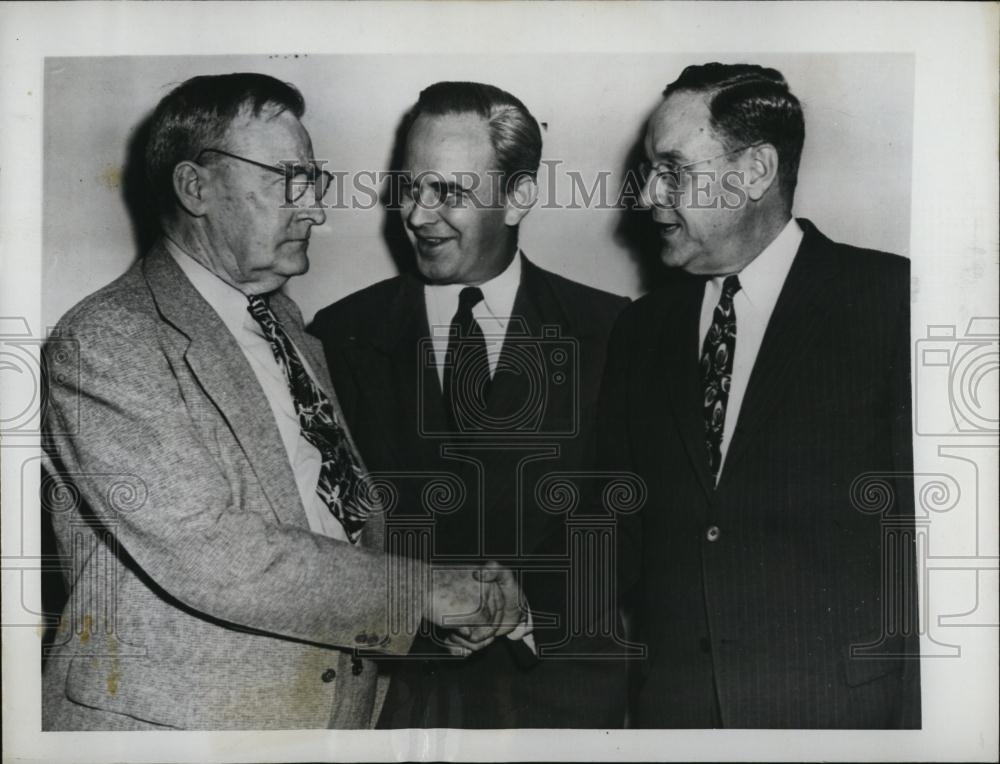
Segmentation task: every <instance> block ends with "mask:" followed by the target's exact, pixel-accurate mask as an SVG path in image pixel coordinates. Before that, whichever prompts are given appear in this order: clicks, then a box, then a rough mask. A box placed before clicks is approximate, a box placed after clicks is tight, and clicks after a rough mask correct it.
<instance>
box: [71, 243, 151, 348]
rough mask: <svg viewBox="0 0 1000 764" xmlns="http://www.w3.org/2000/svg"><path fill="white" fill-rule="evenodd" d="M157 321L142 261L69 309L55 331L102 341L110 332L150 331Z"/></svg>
mask: <svg viewBox="0 0 1000 764" xmlns="http://www.w3.org/2000/svg"><path fill="white" fill-rule="evenodd" d="M158 323H159V321H158V318H157V313H156V306H155V304H154V302H153V299H152V295H151V293H150V291H149V287H148V285H147V284H146V281H145V279H144V278H143V275H142V269H141V262H140V263H136V264H135V265H133V266H132V267H131V268H129V270H128V271H126V272H125V273H124V274H123V275H121V276H119V277H118V278H117V279H115V280H114V281H112V282H111V283H110V284H107V285H106V286H104V287H101V288H100V289H98V290H97V291H96V292H93V293H92V294H90V295H88V296H87V297H84V298H83V299H82V300H80V302H78V303H77V304H76V305H74V306H73V307H72V308H70V309H69V310H68V311H66V313H65V315H63V317H62V318H61V319H59V322H58V323H57V324H56V327H55V329H53V332H52V334H53V335H55V336H62V337H65V336H74V337H77V338H79V339H81V340H82V339H86V340H87V341H88V343H89V342H100V341H101V340H103V339H108V338H109V337H111V336H123V335H126V336H131V335H138V334H142V333H146V332H150V331H153V330H154V328H155V326H156V325H157V324H158Z"/></svg>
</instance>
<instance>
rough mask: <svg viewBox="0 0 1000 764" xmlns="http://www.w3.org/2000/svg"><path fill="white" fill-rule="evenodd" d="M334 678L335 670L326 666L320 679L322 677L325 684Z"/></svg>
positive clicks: (335, 675) (335, 676)
mask: <svg viewBox="0 0 1000 764" xmlns="http://www.w3.org/2000/svg"><path fill="white" fill-rule="evenodd" d="M336 678H337V672H336V671H334V670H333V669H332V668H328V669H327V670H326V671H324V672H323V675H322V676H321V677H320V679H322V680H323V681H324V682H326V683H327V684H329V683H330V682H332V681H333V680H334V679H336Z"/></svg>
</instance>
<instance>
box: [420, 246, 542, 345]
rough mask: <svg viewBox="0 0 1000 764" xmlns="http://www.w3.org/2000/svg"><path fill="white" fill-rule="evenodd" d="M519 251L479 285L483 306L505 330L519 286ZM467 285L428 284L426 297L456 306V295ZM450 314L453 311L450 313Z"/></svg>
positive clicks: (448, 318)
mask: <svg viewBox="0 0 1000 764" xmlns="http://www.w3.org/2000/svg"><path fill="white" fill-rule="evenodd" d="M521 270H522V266H521V250H520V249H518V250H517V252H516V253H515V255H514V257H513V259H512V260H511V261H510V264H509V265H508V266H507V267H506V268H505V269H504V270H503V271H501V272H500V273H498V274H497V275H496V276H494V277H493V278H491V279H490V280H489V281H486V282H483V283H482V284H480V285H479V289H480V291H482V293H483V305H484V306H485V308H486V310H487V311H488V312H489V314H490V316H491V317H492V318H494V319H495V320H497V321H498V322H500V324H501V325H502V326H503V327H504V328H506V325H507V320H508V319H509V318H510V316H511V314H513V312H514V300H515V298H516V297H517V290H518V287H520V285H521ZM466 286H468V284H428V285H426V286H425V287H424V288H425V289H426V295H427V296H428V297H429V298H431V300H433V301H434V302H435V303H436V304H438V305H442V304H448V305H450V304H451V303H454V305H455V306H457V305H458V295H459V292H461V291H462V290H463V289H465V287H466ZM451 312H452V313H453V312H454V310H452V311H451ZM440 318H441V319H446V321H447V322H450V321H451V318H452V317H451V315H448V316H440Z"/></svg>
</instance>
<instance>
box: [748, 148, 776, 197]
mask: <svg viewBox="0 0 1000 764" xmlns="http://www.w3.org/2000/svg"><path fill="white" fill-rule="evenodd" d="M777 179H778V150H777V149H776V148H774V146H772V145H771V144H770V143H761V144H760V145H759V146H754V147H753V149H752V150H751V151H750V166H749V168H748V170H747V182H746V185H745V186H744V187H743V188H744V190H745V191H746V194H747V196H749V197H750V198H751V199H753V201H755V202H759V201H760V200H761V197H763V196H764V194H766V193H767V191H768V189H769V188H771V186H773V185H775V183H776V181H777Z"/></svg>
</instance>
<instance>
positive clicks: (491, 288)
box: [424, 250, 521, 388]
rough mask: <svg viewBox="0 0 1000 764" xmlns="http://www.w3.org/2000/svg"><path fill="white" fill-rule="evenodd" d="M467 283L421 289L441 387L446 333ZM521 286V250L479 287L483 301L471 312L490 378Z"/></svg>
mask: <svg viewBox="0 0 1000 764" xmlns="http://www.w3.org/2000/svg"><path fill="white" fill-rule="evenodd" d="M467 286H468V284H440V285H438V284H427V285H426V286H425V287H424V306H425V307H426V309H427V326H429V327H430V330H431V342H432V343H433V344H434V359H435V361H436V362H437V372H438V381H439V382H440V383H441V386H442V388H443V387H444V358H445V355H446V354H447V352H448V330H449V328H450V327H451V322H452V319H454V318H455V312H456V311H457V310H458V296H459V294H460V293H461V291H462V290H463V289H465V288H466V287H467ZM520 286H521V250H518V251H517V254H515V255H514V259H513V260H511V261H510V265H508V266H507V267H506V268H505V269H504V270H503V271H502V272H501V273H499V274H498V275H496V276H494V277H493V278H491V279H490V280H489V281H487V282H485V283H483V284H480V285H479V288H480V289H481V290H482V292H483V299H482V300H481V301H480V302H478V303H476V305H475V307H473V309H472V317H473V318H475V319H476V323H477V324H479V328H480V330H482V332H483V337H484V338H485V339H486V357H487V359H489V362H490V376H491V377H492V376H493V375H494V374H496V370H497V364H498V363H499V362H500V353H501V352H502V351H503V341H504V338H505V337H506V335H507V324H508V323H509V321H510V317H511V314H512V313H513V312H514V299H515V298H516V297H517V290H518V287H520Z"/></svg>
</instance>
